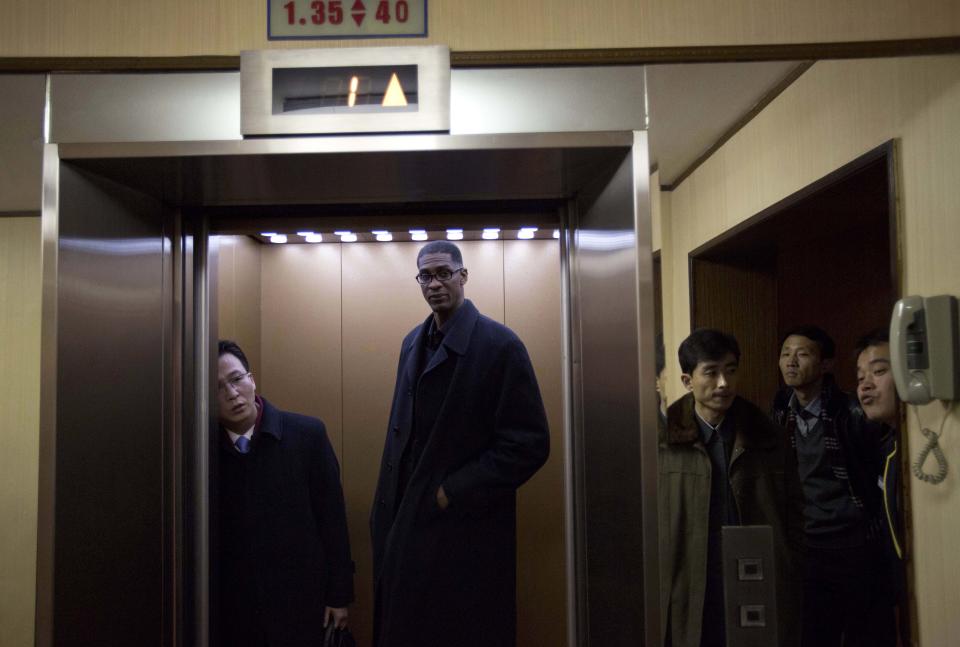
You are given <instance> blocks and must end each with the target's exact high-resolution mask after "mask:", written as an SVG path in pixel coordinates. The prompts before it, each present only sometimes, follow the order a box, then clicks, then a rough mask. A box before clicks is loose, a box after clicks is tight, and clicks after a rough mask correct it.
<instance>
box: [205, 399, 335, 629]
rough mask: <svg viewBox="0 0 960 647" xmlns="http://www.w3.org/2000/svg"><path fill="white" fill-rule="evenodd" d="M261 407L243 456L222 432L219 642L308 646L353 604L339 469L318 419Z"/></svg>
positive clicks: (267, 403) (218, 483)
mask: <svg viewBox="0 0 960 647" xmlns="http://www.w3.org/2000/svg"><path fill="white" fill-rule="evenodd" d="M260 402H261V407H262V413H261V415H260V423H259V426H258V427H257V428H256V429H255V431H254V434H253V439H252V442H251V446H250V452H249V453H248V454H244V455H242V454H239V453H238V452H237V451H236V449H235V448H234V446H233V444H232V443H231V442H230V439H229V437H228V436H227V434H226V433H225V432H222V431H221V433H220V435H221V442H220V451H219V458H220V460H219V464H218V468H219V474H218V478H217V490H218V493H217V494H218V499H219V502H220V506H219V515H220V524H219V536H218V538H217V543H218V546H219V550H218V554H219V556H220V560H219V563H218V566H219V571H220V577H219V578H218V581H219V584H220V590H219V591H218V594H219V598H220V600H221V604H220V610H221V611H220V613H221V618H220V622H219V635H220V639H219V641H218V642H219V644H221V645H230V646H231V647H235V646H240V645H246V644H258V645H263V644H269V645H271V646H275V647H300V646H303V647H306V646H307V645H310V646H311V647H313V646H315V645H319V644H320V643H321V641H322V638H323V613H324V607H326V606H331V607H345V606H347V605H348V604H349V603H350V602H352V601H353V562H352V560H351V558H350V544H349V538H348V535H347V518H346V511H345V508H344V502H343V490H342V488H341V485H340V469H339V465H338V463H337V457H336V455H335V454H334V452H333V448H332V447H331V445H330V441H329V440H328V439H327V433H326V429H325V427H324V425H323V423H322V422H321V421H320V420H317V419H316V418H310V417H308V416H302V415H299V414H296V413H289V412H287V411H281V410H279V409H277V408H276V407H274V406H272V405H271V404H270V403H269V402H267V401H266V400H263V399H262V398H261V399H260Z"/></svg>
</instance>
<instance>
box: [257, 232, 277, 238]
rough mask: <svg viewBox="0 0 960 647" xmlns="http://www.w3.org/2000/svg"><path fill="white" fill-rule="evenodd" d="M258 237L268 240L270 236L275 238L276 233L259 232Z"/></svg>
mask: <svg viewBox="0 0 960 647" xmlns="http://www.w3.org/2000/svg"><path fill="white" fill-rule="evenodd" d="M260 235H261V236H263V237H264V238H270V237H272V236H276V235H277V232H275V231H261V232H260Z"/></svg>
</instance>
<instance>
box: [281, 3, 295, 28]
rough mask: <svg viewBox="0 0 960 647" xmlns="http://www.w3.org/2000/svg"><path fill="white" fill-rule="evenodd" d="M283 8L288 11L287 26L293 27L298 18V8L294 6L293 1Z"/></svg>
mask: <svg viewBox="0 0 960 647" xmlns="http://www.w3.org/2000/svg"><path fill="white" fill-rule="evenodd" d="M283 8H284V9H286V10H287V24H288V25H292V24H293V22H294V20H295V19H296V17H297V13H296V6H295V5H294V3H293V0H290V2H288V3H287V4H285V5H283Z"/></svg>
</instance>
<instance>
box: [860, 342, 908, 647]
mask: <svg viewBox="0 0 960 647" xmlns="http://www.w3.org/2000/svg"><path fill="white" fill-rule="evenodd" d="M855 353H856V356H857V397H858V398H859V400H860V406H861V407H863V411H864V413H865V414H866V416H867V418H868V419H869V420H870V422H871V423H873V425H874V426H875V427H874V433H875V434H876V437H877V438H878V439H879V446H880V461H881V462H880V476H879V478H878V479H877V486H878V489H879V491H880V496H881V502H882V506H883V515H882V518H883V535H884V539H885V541H884V545H885V548H886V550H885V560H884V566H885V568H884V569H883V571H884V572H886V573H887V586H885V587H878V588H877V590H876V592H875V595H874V596H873V599H872V602H873V605H872V606H873V608H872V609H871V611H870V614H869V615H870V616H871V617H872V618H877V619H880V620H881V621H883V620H887V622H889V618H890V607H891V606H896V607H899V609H898V611H897V617H898V619H899V622H898V628H897V634H898V635H899V636H900V638H901V643H902V644H904V645H906V644H909V642H910V639H909V631H908V625H907V622H906V618H907V586H906V573H905V569H904V559H905V553H906V546H905V545H904V534H903V506H902V502H901V484H900V471H901V469H902V460H903V458H902V456H903V454H902V452H901V450H900V442H899V439H900V435H899V434H898V433H897V430H898V428H899V427H900V399H899V398H898V397H897V389H896V386H895V384H894V381H893V373H892V372H891V367H890V337H889V333H888V332H887V330H886V329H884V328H881V329H879V330H875V331H873V332H871V333H868V334H866V335H864V336H863V337H861V338H860V340H859V341H858V342H857V347H856V351H855ZM887 630H888V631H889V625H887Z"/></svg>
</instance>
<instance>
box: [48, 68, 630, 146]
mask: <svg viewBox="0 0 960 647" xmlns="http://www.w3.org/2000/svg"><path fill="white" fill-rule="evenodd" d="M645 96H646V95H645V89H644V68H643V67H638V66H622V67H570V68H550V69H545V68H523V69H471V70H452V71H451V74H450V132H451V133H452V134H494V133H524V132H530V133H541V132H590V131H602V130H620V131H623V130H637V129H641V128H644V127H645V122H646V112H645V101H646V99H645ZM51 106H52V112H51V141H52V142H57V143H68V142H119V141H129V142H136V141H188V140H198V141H204V140H230V139H240V138H241V135H240V74H239V73H237V72H205V73H193V74H159V73H154V74H96V75H91V74H57V75H53V76H52V81H51Z"/></svg>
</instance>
